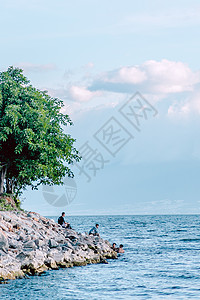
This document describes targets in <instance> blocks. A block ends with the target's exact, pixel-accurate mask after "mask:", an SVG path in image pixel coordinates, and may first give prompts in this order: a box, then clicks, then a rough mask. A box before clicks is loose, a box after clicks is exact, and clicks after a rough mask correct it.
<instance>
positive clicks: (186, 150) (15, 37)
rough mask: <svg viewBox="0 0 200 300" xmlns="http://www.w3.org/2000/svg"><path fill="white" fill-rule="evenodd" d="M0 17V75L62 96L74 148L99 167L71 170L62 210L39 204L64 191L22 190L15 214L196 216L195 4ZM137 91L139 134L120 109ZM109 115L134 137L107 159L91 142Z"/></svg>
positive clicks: (198, 46)
mask: <svg viewBox="0 0 200 300" xmlns="http://www.w3.org/2000/svg"><path fill="white" fill-rule="evenodd" d="M0 14H1V18H0V26H1V28H3V30H1V40H0V43H1V48H0V49H1V50H0V53H1V58H2V59H1V62H0V65H1V70H5V69H6V68H7V67H8V66H10V65H14V66H18V67H21V68H23V69H24V72H25V75H26V76H27V77H29V79H30V80H31V82H32V84H33V85H35V86H36V87H38V88H40V89H45V90H48V91H49V93H50V94H51V95H52V96H55V97H59V98H61V99H63V100H64V103H65V107H64V109H63V112H66V113H68V114H69V115H70V117H71V118H72V120H73V122H74V126H73V127H71V128H68V129H67V130H66V132H69V133H70V134H72V136H73V137H75V138H76V139H77V142H76V145H77V147H78V148H80V147H82V146H83V145H84V144H85V143H86V142H87V141H88V144H89V145H90V146H91V147H92V149H93V150H96V153H98V154H99V155H101V156H102V157H105V160H107V161H109V162H107V163H105V165H104V166H103V167H102V166H101V167H100V170H98V171H97V172H96V174H95V175H96V176H94V172H91V170H90V175H91V180H90V182H89V183H87V178H86V176H84V175H83V174H79V169H78V168H77V167H76V166H74V167H73V169H74V173H75V181H74V182H75V184H76V188H77V189H75V190H77V194H76V196H75V198H74V199H73V201H72V202H71V203H70V205H67V206H66V207H64V208H63V207H54V206H52V205H50V204H49V203H48V202H47V199H48V195H49V197H51V195H53V196H55V195H56V196H58V198H59V197H60V196H62V195H63V194H64V195H65V196H66V193H70V189H69V188H67V190H66V186H64V187H61V188H57V187H55V189H54V191H51V190H49V191H47V194H45V192H44V189H42V188H40V189H39V190H38V191H34V192H32V191H30V190H27V191H26V192H25V193H24V195H23V199H24V203H23V206H24V208H25V209H28V210H34V211H38V212H40V213H42V214H44V215H57V214H59V213H60V211H61V210H63V209H64V210H66V212H67V213H68V214H70V215H76V214H168V213H169V214H171V213H172V214H173V213H200V198H199V195H200V193H199V192H200V187H199V178H200V176H199V175H200V174H199V173H200V141H199V128H200V121H199V115H200V66H199V50H200V39H199V34H200V1H194V0H192V1H184V0H182V1H178V0H177V1H171V0H169V1H161V0H160V1H158V0H157V1H155V0H152V1H133V0H132V1H129V0H125V1H121V0H118V1H113V0H110V1H104V0H102V1H96V0H84V1H81V0H75V1H73V2H72V1H65V0H58V1H51V0H49V1H46V0H43V1H37V0H35V1H33V0H30V1H25V0H19V1H14V0H12V1H11V0H8V1H0ZM137 91H139V92H140V94H141V95H143V97H144V98H145V99H146V100H147V101H148V102H147V106H148V103H149V104H150V105H151V106H153V108H155V110H156V111H157V112H158V113H157V114H156V115H155V116H153V113H150V115H148V118H147V119H146V120H142V127H141V131H140V132H138V131H137V130H136V129H135V128H134V126H133V125H132V124H131V123H130V122H129V121H128V120H127V119H126V118H124V116H123V115H122V114H121V113H120V108H121V107H122V106H123V105H124V104H125V103H127V101H128V100H129V99H130V98H131V97H132V96H133V95H134V94H135V93H136V92H137ZM110 118H114V121H113V122H115V120H117V121H118V122H119V123H120V125H119V126H121V129H122V128H123V129H124V128H125V130H126V131H127V132H129V133H130V134H131V135H132V136H134V138H133V139H131V140H129V141H128V142H127V143H126V144H125V145H124V146H123V147H121V149H120V150H119V151H118V152H117V154H116V155H115V156H112V155H111V154H110V153H109V152H108V151H107V150H106V148H105V143H106V142H105V140H104V145H102V144H100V143H99V141H98V140H97V139H96V138H95V136H94V135H95V133H96V132H97V131H99V130H100V128H102V127H103V126H104V125H105V124H106V122H108V120H110ZM143 121H144V122H143ZM100 133H101V132H100ZM99 157H100V156H99ZM71 187H72V186H71ZM73 188H74V186H73V187H72V190H73ZM75 190H74V191H75ZM48 193H49V194H48ZM67 195H68V194H67ZM45 197H46V198H45ZM67 197H69V195H68V196H67ZM63 199H64V198H63ZM63 201H64V200H63ZM63 203H64V202H63Z"/></svg>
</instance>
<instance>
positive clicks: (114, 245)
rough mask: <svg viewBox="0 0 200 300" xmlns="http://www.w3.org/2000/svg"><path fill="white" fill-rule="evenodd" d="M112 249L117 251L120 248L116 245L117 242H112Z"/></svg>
mask: <svg viewBox="0 0 200 300" xmlns="http://www.w3.org/2000/svg"><path fill="white" fill-rule="evenodd" d="M112 249H113V250H114V251H116V252H117V251H118V248H117V247H116V243H113V244H112Z"/></svg>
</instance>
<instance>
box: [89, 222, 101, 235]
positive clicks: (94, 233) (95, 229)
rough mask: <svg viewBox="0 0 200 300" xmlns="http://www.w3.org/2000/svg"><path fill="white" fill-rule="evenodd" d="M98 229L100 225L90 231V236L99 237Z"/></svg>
mask: <svg viewBox="0 0 200 300" xmlns="http://www.w3.org/2000/svg"><path fill="white" fill-rule="evenodd" d="M98 228H99V224H96V225H95V226H94V227H92V229H91V230H90V231H89V235H94V236H95V235H96V236H99V233H98Z"/></svg>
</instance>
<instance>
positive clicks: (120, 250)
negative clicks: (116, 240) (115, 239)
mask: <svg viewBox="0 0 200 300" xmlns="http://www.w3.org/2000/svg"><path fill="white" fill-rule="evenodd" d="M123 247H124V246H123V245H122V244H121V245H119V248H118V251H117V252H118V253H124V252H125V251H124V249H123Z"/></svg>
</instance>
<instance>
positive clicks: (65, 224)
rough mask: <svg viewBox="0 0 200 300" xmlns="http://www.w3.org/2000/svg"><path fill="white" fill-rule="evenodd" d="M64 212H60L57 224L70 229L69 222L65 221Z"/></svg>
mask: <svg viewBox="0 0 200 300" xmlns="http://www.w3.org/2000/svg"><path fill="white" fill-rule="evenodd" d="M64 217H65V212H64V211H63V212H62V215H61V216H60V217H59V218H58V224H60V225H61V226H62V227H63V228H69V229H72V228H71V226H70V224H69V223H67V222H65V219H64Z"/></svg>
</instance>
